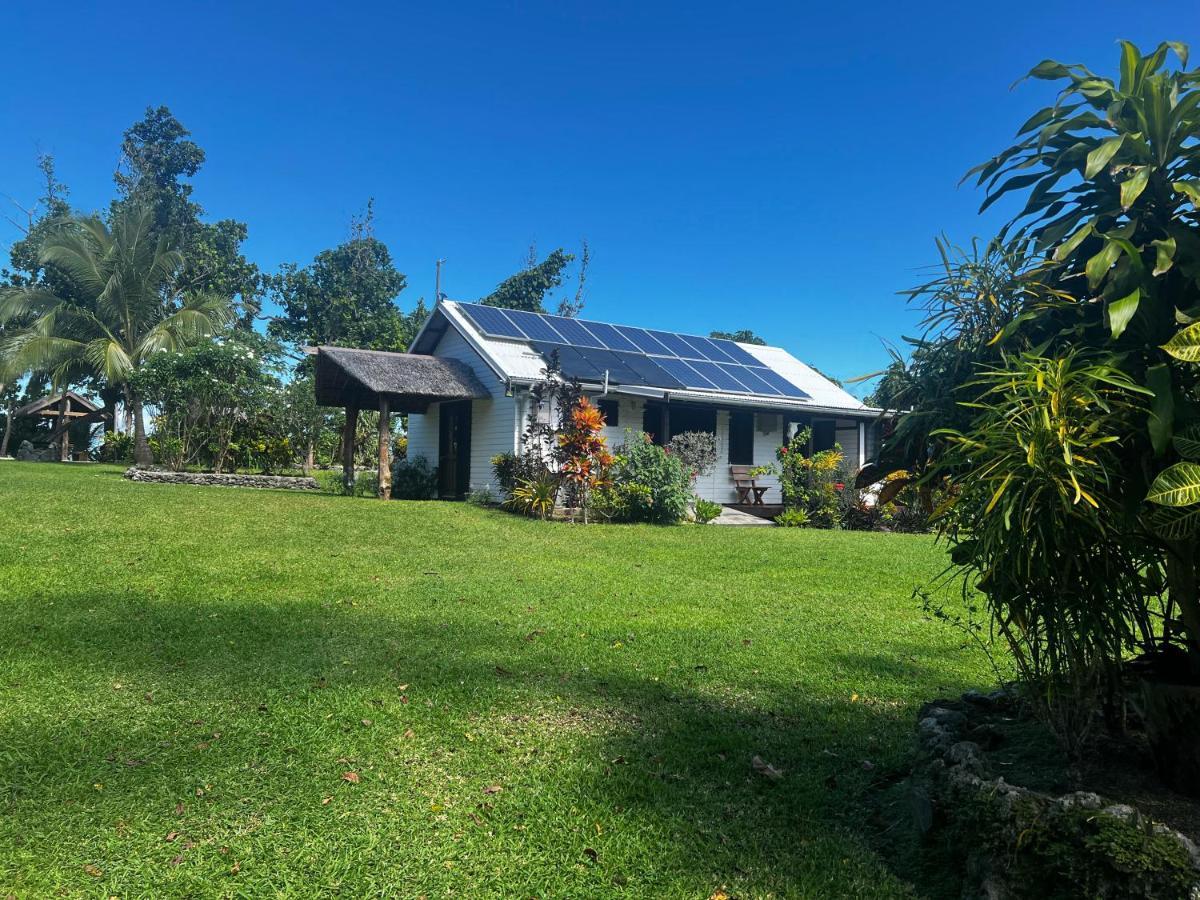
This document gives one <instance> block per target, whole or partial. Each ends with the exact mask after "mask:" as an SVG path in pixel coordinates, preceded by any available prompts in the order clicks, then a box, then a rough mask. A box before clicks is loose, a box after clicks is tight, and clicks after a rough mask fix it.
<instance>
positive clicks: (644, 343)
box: [616, 325, 672, 356]
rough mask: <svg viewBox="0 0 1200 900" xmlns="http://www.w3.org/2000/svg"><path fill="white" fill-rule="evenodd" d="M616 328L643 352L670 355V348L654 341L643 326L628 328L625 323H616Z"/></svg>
mask: <svg viewBox="0 0 1200 900" xmlns="http://www.w3.org/2000/svg"><path fill="white" fill-rule="evenodd" d="M616 328H617V331H619V332H620V333H621V334H622V335H624V336H625V337H627V338H628V339H629V340H630V341H631V342H632V343H633V344H634V346H636V347H637V348H638V349H639V350H641V351H642V352H643V353H654V354H657V355H660V356H671V355H672V354H671V351H670V350H668V349H667V348H666V347H664V346H663V345H662V344H660V343H659V342H658V341H656V340H655V339H654V338H653V337H652V336H651V334H650V332H648V331H647V330H646V329H644V328H630V327H629V326H627V325H618V326H616Z"/></svg>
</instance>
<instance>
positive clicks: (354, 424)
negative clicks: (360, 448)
mask: <svg viewBox="0 0 1200 900" xmlns="http://www.w3.org/2000/svg"><path fill="white" fill-rule="evenodd" d="M357 431H358V407H356V406H348V407H346V424H345V425H343V426H342V490H343V491H344V492H345V493H347V494H353V493H354V435H355V433H356V432H357Z"/></svg>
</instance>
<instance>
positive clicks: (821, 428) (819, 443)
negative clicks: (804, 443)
mask: <svg viewBox="0 0 1200 900" xmlns="http://www.w3.org/2000/svg"><path fill="white" fill-rule="evenodd" d="M836 433H837V429H836V423H835V422H834V421H833V419H814V420H813V423H812V447H813V453H820V452H821V451H822V450H832V449H833V445H834V441H835V440H836V438H835V435H836Z"/></svg>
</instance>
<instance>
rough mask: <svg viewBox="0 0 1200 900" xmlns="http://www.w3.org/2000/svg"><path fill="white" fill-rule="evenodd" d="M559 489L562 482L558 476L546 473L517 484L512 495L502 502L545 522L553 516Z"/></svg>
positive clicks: (510, 507)
mask: <svg viewBox="0 0 1200 900" xmlns="http://www.w3.org/2000/svg"><path fill="white" fill-rule="evenodd" d="M561 489H562V481H561V479H560V478H559V476H558V475H556V474H555V473H553V472H550V471H546V472H543V473H542V474H541V475H538V476H536V477H534V478H530V479H527V480H524V481H521V482H518V483H517V485H516V486H515V487H514V488H513V490H512V494H511V495H510V496H509V497H508V499H507V500H505V501H504V505H505V506H507V507H508V508H509V509H515V510H517V511H518V512H520V513H523V514H525V515H527V516H534V517H536V518H539V519H542V520H543V521H545V520H546V519H549V518H550V516H551V515H553V513H554V507H555V506H556V505H557V504H558V493H559V491H560V490H561Z"/></svg>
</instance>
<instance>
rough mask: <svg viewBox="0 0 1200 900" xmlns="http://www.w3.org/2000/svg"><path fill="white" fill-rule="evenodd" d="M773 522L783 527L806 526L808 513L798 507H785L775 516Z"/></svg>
mask: <svg viewBox="0 0 1200 900" xmlns="http://www.w3.org/2000/svg"><path fill="white" fill-rule="evenodd" d="M775 524H776V525H782V526H783V527H784V528H807V527H808V526H809V521H808V513H807V512H805V511H804V510H802V509H800V508H798V507H795V508H792V509H785V510H784V511H783V512H781V513H780V514H779V515H777V516H776V517H775Z"/></svg>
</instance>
